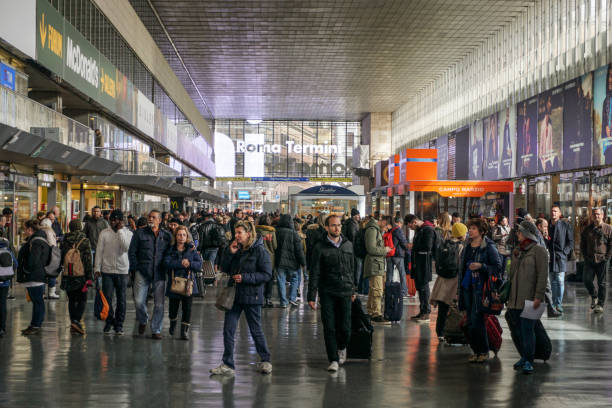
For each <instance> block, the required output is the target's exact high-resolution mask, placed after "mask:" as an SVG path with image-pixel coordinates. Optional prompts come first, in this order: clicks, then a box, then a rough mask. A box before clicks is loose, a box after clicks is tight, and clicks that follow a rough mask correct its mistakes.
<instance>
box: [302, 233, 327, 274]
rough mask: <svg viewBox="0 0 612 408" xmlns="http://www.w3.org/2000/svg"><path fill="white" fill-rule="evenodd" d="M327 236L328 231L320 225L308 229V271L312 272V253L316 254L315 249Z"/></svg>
mask: <svg viewBox="0 0 612 408" xmlns="http://www.w3.org/2000/svg"><path fill="white" fill-rule="evenodd" d="M326 235H327V231H325V228H323V227H321V226H320V225H319V224H311V225H309V226H308V228H306V254H308V257H307V258H306V262H307V263H308V270H310V268H311V266H310V262H311V259H312V253H313V252H314V247H315V245H317V243H318V242H319V241H320V240H321V238H323V237H325V236H326Z"/></svg>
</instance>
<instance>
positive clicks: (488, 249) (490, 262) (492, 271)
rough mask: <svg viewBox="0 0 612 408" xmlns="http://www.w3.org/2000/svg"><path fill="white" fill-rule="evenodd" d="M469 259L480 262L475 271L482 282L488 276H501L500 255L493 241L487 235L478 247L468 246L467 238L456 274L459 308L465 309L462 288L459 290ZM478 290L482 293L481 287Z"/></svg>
mask: <svg viewBox="0 0 612 408" xmlns="http://www.w3.org/2000/svg"><path fill="white" fill-rule="evenodd" d="M470 254H471V255H472V256H471V258H472V259H468V257H469V255H470ZM469 261H472V262H478V263H480V264H482V268H480V269H478V270H477V272H479V273H480V278H481V281H482V282H484V281H486V280H487V279H488V278H489V276H501V272H502V261H501V257H500V256H499V252H497V247H496V246H495V243H494V242H493V241H491V240H490V239H489V237H484V239H483V240H482V243H481V244H480V246H479V247H478V248H470V240H469V239H468V240H467V241H466V242H465V246H464V248H463V254H462V255H461V268H460V269H459V274H458V276H457V279H459V287H458V290H459V304H458V307H459V310H465V307H466V304H467V301H466V299H465V298H464V293H463V290H461V288H462V286H461V283H462V282H463V277H464V276H465V274H466V273H467V269H468V262H469ZM478 290H479V291H480V293H482V287H480V288H479V289H478ZM479 296H481V295H479Z"/></svg>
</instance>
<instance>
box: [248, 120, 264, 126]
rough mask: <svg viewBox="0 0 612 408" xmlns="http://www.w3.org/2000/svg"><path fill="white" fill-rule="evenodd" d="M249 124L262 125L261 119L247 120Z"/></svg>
mask: <svg viewBox="0 0 612 408" xmlns="http://www.w3.org/2000/svg"><path fill="white" fill-rule="evenodd" d="M247 123H248V124H249V125H259V124H260V123H261V119H247Z"/></svg>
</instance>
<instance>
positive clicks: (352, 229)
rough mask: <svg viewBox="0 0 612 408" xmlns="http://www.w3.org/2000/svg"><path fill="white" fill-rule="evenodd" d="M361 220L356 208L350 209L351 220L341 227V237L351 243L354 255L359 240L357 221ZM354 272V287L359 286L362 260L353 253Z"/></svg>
mask: <svg viewBox="0 0 612 408" xmlns="http://www.w3.org/2000/svg"><path fill="white" fill-rule="evenodd" d="M360 220H361V216H360V215H359V210H357V209H356V208H353V209H351V218H349V219H347V220H346V221H345V222H344V225H343V226H342V235H343V236H344V237H345V238H346V239H348V240H349V241H351V244H353V252H354V253H355V250H354V249H355V246H356V245H357V240H358V239H360V236H359V221H360ZM354 261H355V271H354V273H353V276H354V282H355V285H359V281H360V280H361V273H362V270H363V258H360V257H359V256H358V254H357V253H355V259H354Z"/></svg>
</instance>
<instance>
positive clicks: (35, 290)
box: [27, 285, 45, 327]
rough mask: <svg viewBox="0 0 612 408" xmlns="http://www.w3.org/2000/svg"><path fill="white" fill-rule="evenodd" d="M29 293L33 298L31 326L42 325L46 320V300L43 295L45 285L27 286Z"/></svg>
mask: <svg viewBox="0 0 612 408" xmlns="http://www.w3.org/2000/svg"><path fill="white" fill-rule="evenodd" d="M27 290H28V295H29V296H30V299H31V300H32V320H31V321H30V327H41V326H42V323H43V320H45V301H44V300H43V295H44V293H45V285H40V286H32V287H30V288H27Z"/></svg>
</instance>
